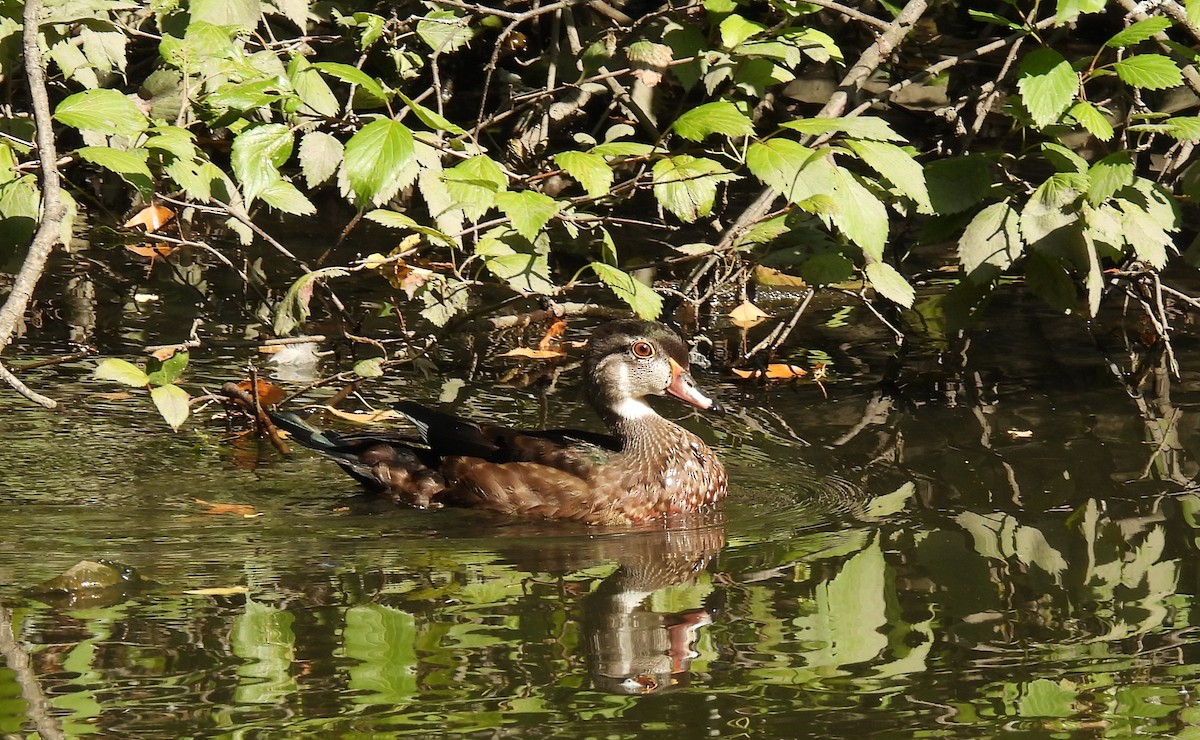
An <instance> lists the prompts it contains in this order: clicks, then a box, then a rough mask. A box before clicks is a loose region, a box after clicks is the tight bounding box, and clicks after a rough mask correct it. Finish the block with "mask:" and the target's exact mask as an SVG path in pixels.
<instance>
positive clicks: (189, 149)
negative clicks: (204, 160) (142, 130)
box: [146, 126, 198, 159]
mask: <svg viewBox="0 0 1200 740" xmlns="http://www.w3.org/2000/svg"><path fill="white" fill-rule="evenodd" d="M147 133H148V134H149V136H147V138H146V148H147V149H158V150H161V151H164V152H170V153H171V154H172V155H174V156H175V157H176V158H178V159H191V158H192V157H195V156H196V155H197V153H198V152H197V150H196V135H195V134H193V133H192V132H191V131H188V130H187V129H185V128H180V127H179V126H155V127H153V128H151V129H150V130H149V131H147Z"/></svg>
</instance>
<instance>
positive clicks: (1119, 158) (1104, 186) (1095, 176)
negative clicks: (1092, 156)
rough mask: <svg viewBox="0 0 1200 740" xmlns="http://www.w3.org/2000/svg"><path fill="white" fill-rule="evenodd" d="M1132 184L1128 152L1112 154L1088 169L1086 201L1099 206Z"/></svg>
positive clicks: (1131, 169) (1131, 166)
mask: <svg viewBox="0 0 1200 740" xmlns="http://www.w3.org/2000/svg"><path fill="white" fill-rule="evenodd" d="M1132 183H1133V160H1132V159H1130V157H1129V153H1128V152H1124V151H1121V152H1113V153H1112V154H1109V155H1108V156H1106V157H1104V158H1103V159H1100V160H1098V161H1097V162H1095V163H1094V164H1093V165H1092V166H1091V167H1090V168H1089V169H1088V190H1087V196H1088V201H1089V202H1090V203H1091V204H1092V205H1100V204H1101V203H1103V202H1104V201H1106V200H1108V199H1109V198H1110V197H1112V195H1113V193H1116V192H1117V191H1118V190H1120V189H1121V188H1123V187H1125V186H1126V185H1131V184H1132Z"/></svg>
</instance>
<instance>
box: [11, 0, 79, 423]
mask: <svg viewBox="0 0 1200 740" xmlns="http://www.w3.org/2000/svg"><path fill="white" fill-rule="evenodd" d="M41 11H42V2H41V0H27V1H26V3H25V9H24V15H23V20H24V23H25V26H24V29H23V31H22V34H21V35H22V44H23V47H24V50H25V74H26V75H27V76H28V78H29V95H30V99H31V101H32V104H33V118H34V123H35V126H36V128H37V145H38V155H39V159H40V160H41V169H42V222H41V223H40V224H38V228H37V232H36V233H35V234H34V235H33V242H32V243H31V244H30V245H29V253H28V254H27V255H26V256H25V261H24V262H23V263H21V270H20V272H18V273H17V279H16V280H15V281H14V282H13V287H12V292H11V293H9V294H8V299H7V300H5V301H4V306H3V307H2V308H0V352H2V351H3V350H4V348H5V347H7V346H8V345H9V343H10V342H11V341H12V338H13V334H14V333H15V332H16V330H17V325H18V324H20V322H21V318H22V317H23V316H24V315H25V309H26V308H28V306H29V301H30V299H31V298H33V290H34V288H35V287H37V283H38V280H39V279H41V277H42V272H43V271H44V270H45V269H46V260H47V259H49V258H50V253H51V252H52V251H54V245H55V244H57V243H58V242H59V234H60V231H61V229H62V222H63V218H65V216H66V207H65V206H64V205H63V202H62V194H61V193H60V192H59V179H58V168H57V167H56V166H55V164H54V163H55V160H57V159H58V154H57V150H56V148H55V146H54V129H53V128H52V126H51V123H50V97H49V96H48V95H47V94H46V73H45V66H44V65H43V62H42V51H41V48H40V47H39V46H38V34H39V31H40V29H39V26H38V19H39V17H40V16H41ZM0 379H2V380H4V382H6V383H8V385H9V386H11V387H12V388H13V389H14V390H15V391H17V392H18V393H20V394H21V395H22V396H24V397H25V398H28V399H29V400H30V401H33V402H34V403H37V404H40V405H41V406H44V407H46V408H48V409H52V408H55V407H56V406H57V405H58V404H57V403H55V401H54V399H52V398H47V397H46V396H43V395H42V394H40V393H38V392H36V391H34V390H33V389H31V388H29V387H27V386H26V385H25V384H24V383H22V382H21V381H20V380H19V379H17V376H15V375H13V374H12V373H11V372H9V370H8V368H5V367H4V366H3V365H0Z"/></svg>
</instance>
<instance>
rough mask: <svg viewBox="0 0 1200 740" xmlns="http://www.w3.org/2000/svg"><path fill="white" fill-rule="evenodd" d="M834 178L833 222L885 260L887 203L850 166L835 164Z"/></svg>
mask: <svg viewBox="0 0 1200 740" xmlns="http://www.w3.org/2000/svg"><path fill="white" fill-rule="evenodd" d="M834 181H835V183H836V187H835V190H834V192H833V196H832V197H833V201H834V204H835V205H836V209H835V210H834V212H833V214H832V215H831V218H832V219H833V222H834V223H835V224H836V225H837V227H838V228H839V229H841V231H842V233H843V234H845V235H846V237H847V238H849V239H850V241H852V242H854V243H855V244H857V245H858V246H860V247H862V250H863V252H864V253H865V254H867V255H869V256H870V257H871V258H872V259H874V260H875V261H876V262H878V261H880V260H882V259H883V246H884V244H886V243H887V236H888V215H887V207H886V206H884V205H883V202H882V201H880V200H879V198H876V197H875V194H874V193H872V192H871V191H870V190H868V189H867V188H866V187H864V186H863V185H862V183H860V182H859V181H858V179H857V178H855V176H854V175H853V174H852V173H850V172H849V171H848V170H845V169H843V168H841V167H836V168H835V170H834ZM872 282H874V281H873V280H872ZM888 297H889V298H890V297H891V296H888ZM899 302H900V301H897V303H899ZM909 303H911V301H910V302H909ZM905 305H908V304H905Z"/></svg>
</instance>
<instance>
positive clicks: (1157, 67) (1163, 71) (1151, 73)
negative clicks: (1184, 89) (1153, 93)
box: [1113, 54, 1183, 90]
mask: <svg viewBox="0 0 1200 740" xmlns="http://www.w3.org/2000/svg"><path fill="white" fill-rule="evenodd" d="M1113 69H1115V70H1116V72H1117V77H1120V78H1121V81H1122V82H1124V83H1125V84H1127V85H1133V86H1134V87H1141V88H1145V89H1146V90H1162V89H1165V88H1168V87H1176V86H1178V85H1181V84H1183V73H1182V72H1180V71H1179V67H1178V66H1177V65H1176V64H1175V62H1173V61H1171V59H1170V58H1169V57H1165V56H1163V55H1162V54H1138V55H1137V56H1132V57H1125V58H1124V59H1122V60H1121V61H1119V62H1114V63H1113Z"/></svg>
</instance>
